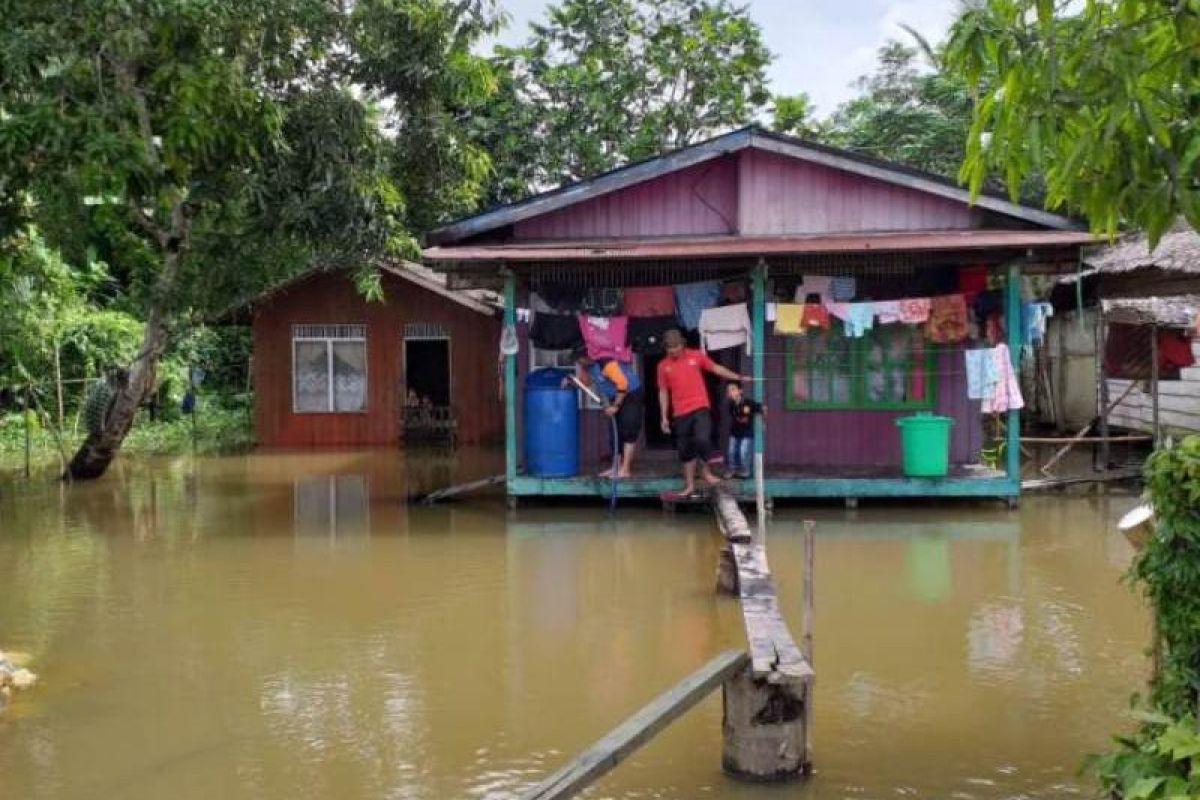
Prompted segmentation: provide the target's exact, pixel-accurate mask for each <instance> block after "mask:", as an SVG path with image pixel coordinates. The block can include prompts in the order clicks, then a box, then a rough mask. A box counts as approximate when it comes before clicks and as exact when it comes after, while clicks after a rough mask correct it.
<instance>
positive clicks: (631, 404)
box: [617, 389, 646, 444]
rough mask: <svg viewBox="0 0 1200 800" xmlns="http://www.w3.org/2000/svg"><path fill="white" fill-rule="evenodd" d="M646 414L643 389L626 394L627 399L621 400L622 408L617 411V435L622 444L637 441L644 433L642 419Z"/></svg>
mask: <svg viewBox="0 0 1200 800" xmlns="http://www.w3.org/2000/svg"><path fill="white" fill-rule="evenodd" d="M645 416H646V411H645V406H644V404H643V403H642V391H641V389H639V390H638V391H636V392H630V393H629V394H627V395H625V399H624V400H622V401H621V408H620V409H618V411H617V437H618V438H619V439H620V440H621V444H636V443H637V440H638V437H639V436H641V435H642V421H643V420H644V418H645Z"/></svg>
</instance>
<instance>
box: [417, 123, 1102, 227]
mask: <svg viewBox="0 0 1200 800" xmlns="http://www.w3.org/2000/svg"><path fill="white" fill-rule="evenodd" d="M748 148H755V149H759V150H763V151H766V152H772V153H777V154H779V155H783V156H787V157H790V158H796V159H799V160H803V161H809V162H812V163H816V164H821V165H823V166H827V167H831V168H833V169H838V170H842V171H845V172H849V173H852V174H856V175H862V176H864V177H869V178H873V179H876V180H880V181H883V182H885V183H890V184H894V185H898V186H904V187H907V188H910V189H915V190H917V191H922V192H927V193H929V194H934V195H937V196H940V197H945V198H948V199H951V200H957V201H959V202H962V203H966V204H971V197H970V192H968V191H967V190H966V189H964V188H962V187H961V186H959V185H958V184H956V183H955V182H954V181H952V180H949V179H947V178H945V177H943V176H941V175H934V174H932V173H928V172H923V171H921V170H917V169H913V168H911V167H907V166H904V165H902V164H895V163H892V162H888V161H883V160H881V159H877V158H872V157H870V156H865V155H862V154H859V153H855V152H852V151H850V150H843V149H840V148H836V147H830V146H829V145H824V144H818V143H816V142H810V141H807V140H804V139H799V138H796V137H793V136H786V135H784V134H779V133H772V132H770V131H766V130H763V129H762V128H759V127H758V126H749V127H745V128H739V129H738V130H735V131H731V132H729V133H725V134H722V135H720V136H716V137H714V138H712V139H708V140H706V141H703V142H699V143H697V144H694V145H690V146H688V147H684V148H682V149H679V150H674V151H671V152H669V153H664V154H662V155H659V156H655V157H653V158H649V159H646V160H644V161H639V162H636V163H633V164H628V165H625V166H623V167H618V168H617V169H614V170H611V171H609V172H605V173H601V174H600V175H597V176H595V177H592V178H586V179H584V180H580V181H576V182H575V183H570V184H567V185H565V186H562V187H559V188H557V189H552V190H550V191H547V192H543V193H541V194H536V195H533V196H532V197H528V198H526V199H524V200H520V201H517V202H515V203H510V204H508V205H504V206H499V207H497V208H494V209H491V210H488V211H484V212H481V213H479V214H475V215H473V216H470V217H464V218H462V219H459V220H455V221H454V222H451V223H449V224H447V225H443V226H442V227H440V228H437V229H436V230H434V231H432V232H430V234H429V237H428V238H429V242H430V243H431V244H439V245H445V244H453V243H454V242H458V241H461V240H463V239H466V238H470V237H472V236H476V235H479V234H481V233H486V232H488V231H491V230H495V229H497V228H502V227H505V226H507V225H511V224H513V223H515V222H520V221H521V220H526V219H530V218H531V217H536V216H540V215H542V214H546V213H548V212H551V211H555V210H557V209H560V208H564V207H566V206H570V205H574V204H576V203H580V202H582V201H584V200H589V199H591V198H594V197H599V196H601V195H605V194H609V193H610V192H615V191H618V190H620V189H624V188H627V187H629V186H633V185H635V184H638V183H642V182H644V181H648V180H652V179H654V178H657V177H659V176H662V175H665V174H667V173H670V172H676V171H678V170H681V169H685V168H687V167H690V166H693V165H695V164H700V163H702V162H705V161H709V160H712V159H714V158H719V157H720V156H723V155H725V154H727V153H735V152H738V151H740V150H745V149H748ZM973 204H974V205H975V206H978V207H979V208H983V209H986V210H988V211H993V212H995V213H998V214H1003V215H1006V216H1010V217H1014V218H1017V219H1022V220H1025V221H1027V222H1032V223H1034V224H1036V225H1040V226H1043V227H1047V228H1055V229H1059V230H1077V229H1080V228H1081V227H1082V226H1081V225H1080V224H1079V223H1077V222H1076V221H1074V220H1071V219H1069V218H1067V217H1064V216H1061V215H1059V214H1053V213H1050V212H1048V211H1043V210H1041V209H1038V208H1033V207H1031V206H1026V205H1021V204H1019V203H1013V202H1011V201H1010V200H1007V199H1005V198H1003V197H1002V196H1000V195H997V194H992V193H981V194H980V195H979V196H978V197H977V198H975V201H974V203H973Z"/></svg>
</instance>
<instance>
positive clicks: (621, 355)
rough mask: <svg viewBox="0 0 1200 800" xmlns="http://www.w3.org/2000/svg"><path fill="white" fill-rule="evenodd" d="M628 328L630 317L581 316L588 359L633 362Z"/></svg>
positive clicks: (581, 327)
mask: <svg viewBox="0 0 1200 800" xmlns="http://www.w3.org/2000/svg"><path fill="white" fill-rule="evenodd" d="M628 327H629V318H628V317H590V316H588V315H587V314H580V315H579V330H580V332H581V333H582V335H583V341H584V343H585V344H587V354H588V358H591V359H600V358H612V359H615V360H617V361H624V362H627V363H628V362H630V361H632V360H633V353H632V352H631V351H630V349H629V340H628V338H627V335H628Z"/></svg>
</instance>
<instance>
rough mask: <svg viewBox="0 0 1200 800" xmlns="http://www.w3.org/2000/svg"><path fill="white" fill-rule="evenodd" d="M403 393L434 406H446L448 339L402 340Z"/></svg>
mask: <svg viewBox="0 0 1200 800" xmlns="http://www.w3.org/2000/svg"><path fill="white" fill-rule="evenodd" d="M404 380H405V393H406V397H407V396H408V393H411V392H415V393H416V395H417V399H418V400H420V401H424V400H425V399H426V398H428V399H429V402H430V403H432V404H433V405H435V406H448V405H450V340H449V339H444V338H443V339H405V340H404Z"/></svg>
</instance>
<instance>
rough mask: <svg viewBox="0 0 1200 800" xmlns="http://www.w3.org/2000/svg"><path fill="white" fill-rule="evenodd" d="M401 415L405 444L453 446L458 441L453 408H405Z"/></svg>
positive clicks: (456, 419)
mask: <svg viewBox="0 0 1200 800" xmlns="http://www.w3.org/2000/svg"><path fill="white" fill-rule="evenodd" d="M401 414H402V416H401V421H402V423H403V427H404V441H405V442H406V443H422V442H445V443H447V444H450V445H453V444H455V442H456V441H457V439H458V418H457V417H456V416H455V415H454V407H453V406H405V407H404V408H403V410H402V412H401Z"/></svg>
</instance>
